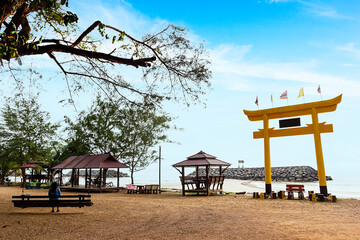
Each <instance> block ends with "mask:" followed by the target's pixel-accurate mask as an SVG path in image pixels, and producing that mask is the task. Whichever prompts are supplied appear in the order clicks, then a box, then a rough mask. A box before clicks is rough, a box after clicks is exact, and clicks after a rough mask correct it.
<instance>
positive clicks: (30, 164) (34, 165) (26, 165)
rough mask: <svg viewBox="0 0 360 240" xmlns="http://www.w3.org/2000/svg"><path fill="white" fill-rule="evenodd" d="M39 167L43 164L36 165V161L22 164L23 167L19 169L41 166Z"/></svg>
mask: <svg viewBox="0 0 360 240" xmlns="http://www.w3.org/2000/svg"><path fill="white" fill-rule="evenodd" d="M41 165H43V164H42V163H38V162H36V161H30V162H29V163H27V164H24V165H22V166H20V167H19V168H33V167H36V166H41Z"/></svg>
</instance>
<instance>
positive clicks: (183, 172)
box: [181, 167, 185, 196]
mask: <svg viewBox="0 0 360 240" xmlns="http://www.w3.org/2000/svg"><path fill="white" fill-rule="evenodd" d="M184 178H185V168H184V167H181V185H182V195H183V196H185V179H184Z"/></svg>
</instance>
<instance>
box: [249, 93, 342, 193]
mask: <svg viewBox="0 0 360 240" xmlns="http://www.w3.org/2000/svg"><path fill="white" fill-rule="evenodd" d="M341 98H342V94H341V95H339V96H337V97H336V98H333V99H330V100H326V101H319V102H312V103H305V104H298V105H292V106H285V107H278V108H269V109H262V110H257V111H248V110H244V113H245V115H247V117H248V118H249V120H250V121H260V120H262V121H263V126H264V128H263V129H259V131H256V132H254V133H253V136H254V138H255V139H256V138H264V164H265V192H266V194H270V193H271V161H270V137H285V136H295V135H305V134H313V135H314V142H315V152H316V164H317V169H318V178H319V186H320V193H321V194H324V195H325V196H328V191H327V185H326V175H325V165H324V157H323V152H322V146H321V137H320V133H327V132H333V125H332V124H325V122H323V123H319V118H318V114H319V113H324V112H332V111H335V110H336V107H337V105H338V104H339V103H340V102H341ZM303 115H311V118H312V124H307V126H306V127H297V128H290V129H274V128H269V120H270V119H278V118H287V117H294V116H303Z"/></svg>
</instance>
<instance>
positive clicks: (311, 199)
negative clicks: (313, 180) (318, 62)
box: [309, 193, 317, 202]
mask: <svg viewBox="0 0 360 240" xmlns="http://www.w3.org/2000/svg"><path fill="white" fill-rule="evenodd" d="M309 200H310V201H312V202H316V201H317V199H316V194H315V193H310V194H309Z"/></svg>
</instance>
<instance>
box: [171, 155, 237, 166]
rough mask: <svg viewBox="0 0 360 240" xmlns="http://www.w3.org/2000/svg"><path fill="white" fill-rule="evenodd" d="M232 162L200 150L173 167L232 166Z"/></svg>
mask: <svg viewBox="0 0 360 240" xmlns="http://www.w3.org/2000/svg"><path fill="white" fill-rule="evenodd" d="M230 165H231V164H230V163H227V162H224V161H221V160H219V159H216V157H215V156H212V155H210V154H207V153H205V152H203V151H200V152H198V153H197V154H194V155H192V156H190V157H188V158H187V160H184V161H182V162H179V163H176V164H174V165H173V167H191V166H230Z"/></svg>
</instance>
